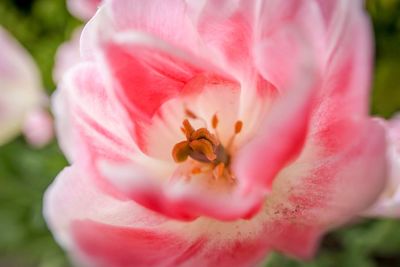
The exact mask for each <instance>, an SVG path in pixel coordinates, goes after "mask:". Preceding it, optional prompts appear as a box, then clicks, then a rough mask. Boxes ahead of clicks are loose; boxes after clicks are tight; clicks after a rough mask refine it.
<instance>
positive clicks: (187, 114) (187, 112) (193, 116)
mask: <svg viewBox="0 0 400 267" xmlns="http://www.w3.org/2000/svg"><path fill="white" fill-rule="evenodd" d="M185 115H186V116H188V117H189V118H191V119H197V116H196V114H194V112H193V111H191V110H190V109H187V108H186V109H185Z"/></svg>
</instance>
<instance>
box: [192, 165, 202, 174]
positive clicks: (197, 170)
mask: <svg viewBox="0 0 400 267" xmlns="http://www.w3.org/2000/svg"><path fill="white" fill-rule="evenodd" d="M199 173H201V169H200V168H199V167H194V168H193V169H192V174H195V175H196V174H199Z"/></svg>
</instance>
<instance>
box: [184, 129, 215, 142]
mask: <svg viewBox="0 0 400 267" xmlns="http://www.w3.org/2000/svg"><path fill="white" fill-rule="evenodd" d="M198 139H206V140H208V141H210V142H211V143H212V144H213V145H215V146H217V145H219V141H218V139H217V138H215V137H214V136H213V135H212V134H210V132H209V131H208V130H207V129H206V128H200V129H197V130H196V131H194V132H193V133H192V135H191V136H190V140H198Z"/></svg>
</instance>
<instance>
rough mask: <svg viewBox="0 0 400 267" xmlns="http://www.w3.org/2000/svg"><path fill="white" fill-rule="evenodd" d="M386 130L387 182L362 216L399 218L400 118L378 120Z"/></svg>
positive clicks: (397, 116)
mask: <svg viewBox="0 0 400 267" xmlns="http://www.w3.org/2000/svg"><path fill="white" fill-rule="evenodd" d="M379 121H380V123H382V125H384V127H385V129H386V137H387V158H388V169H389V170H388V174H387V176H388V180H387V184H386V187H385V190H383V192H382V194H381V196H380V197H379V199H378V200H377V201H376V203H375V204H374V205H373V206H372V207H370V208H369V209H368V210H367V211H366V212H365V213H364V215H366V216H372V217H394V218H398V217H400V116H399V115H396V116H395V117H394V118H392V119H390V120H388V121H385V120H383V119H379Z"/></svg>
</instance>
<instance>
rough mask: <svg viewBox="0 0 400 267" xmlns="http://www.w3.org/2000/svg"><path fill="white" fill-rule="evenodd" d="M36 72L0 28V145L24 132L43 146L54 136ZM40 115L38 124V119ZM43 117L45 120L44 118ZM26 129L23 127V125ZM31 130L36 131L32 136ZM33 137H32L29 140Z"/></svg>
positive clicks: (14, 42) (9, 36)
mask: <svg viewBox="0 0 400 267" xmlns="http://www.w3.org/2000/svg"><path fill="white" fill-rule="evenodd" d="M40 79H41V78H40V75H39V70H38V69H37V67H36V65H35V63H34V61H33V59H32V58H31V56H30V55H29V54H28V52H26V51H25V49H24V48H23V47H22V46H21V45H20V44H19V43H18V42H17V41H16V40H14V38H13V37H12V36H11V35H9V34H8V33H7V32H6V31H5V30H4V29H3V28H1V27H0V145H2V144H4V143H6V142H8V141H10V140H11V139H12V138H13V137H15V136H16V135H18V134H19V133H20V131H21V130H24V133H25V135H26V136H27V140H28V141H29V142H30V143H31V144H32V145H34V146H42V145H44V144H46V143H47V142H48V141H50V140H51V138H52V136H53V130H52V120H51V119H50V117H49V114H47V111H44V110H42V109H43V107H44V106H45V105H46V102H47V96H46V95H45V93H44V91H43V88H42V85H41V80H40ZM38 114H41V115H40V116H42V118H41V119H40V123H39V124H37V123H36V122H39V120H38V119H31V117H32V116H34V117H36V118H38V116H39V115H38ZM44 116H45V117H46V119H45V118H44ZM27 123H28V124H29V127H24V124H27ZM31 130H33V131H35V134H34V135H35V137H33V136H32V132H31ZM30 137H32V138H30Z"/></svg>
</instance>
